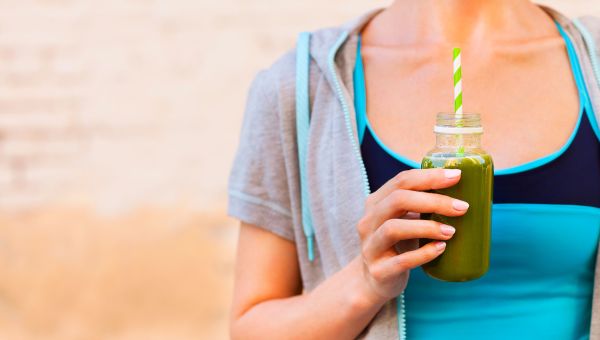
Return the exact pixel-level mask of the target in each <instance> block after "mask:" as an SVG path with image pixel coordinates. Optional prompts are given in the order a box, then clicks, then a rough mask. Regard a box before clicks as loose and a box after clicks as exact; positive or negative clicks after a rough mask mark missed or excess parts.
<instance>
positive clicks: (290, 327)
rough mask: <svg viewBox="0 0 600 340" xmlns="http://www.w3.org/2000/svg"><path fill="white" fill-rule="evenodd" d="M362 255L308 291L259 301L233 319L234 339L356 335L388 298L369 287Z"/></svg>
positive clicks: (341, 337)
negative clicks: (364, 273)
mask: <svg viewBox="0 0 600 340" xmlns="http://www.w3.org/2000/svg"><path fill="white" fill-rule="evenodd" d="M362 266H363V264H362V262H361V258H360V257H357V258H355V259H354V260H353V261H352V262H351V263H350V264H348V265H347V266H346V267H345V268H343V269H342V270H340V271H339V272H338V273H336V274H334V275H332V276H331V277H329V278H328V279H327V280H325V281H324V282H323V283H321V284H320V285H319V286H318V287H316V288H315V289H314V290H312V291H311V292H309V293H306V294H302V295H297V296H293V297H289V298H283V299H273V300H267V301H264V302H261V303H258V304H256V305H254V306H253V307H251V308H250V309H249V310H247V311H246V312H245V313H243V314H242V315H241V316H239V317H238V318H237V319H236V320H234V322H233V324H232V334H231V335H232V338H234V339H295V338H297V339H354V338H356V337H357V336H358V335H359V334H360V333H361V332H362V331H363V330H364V329H365V327H366V326H367V324H368V323H369V322H370V321H371V320H372V319H373V317H374V316H375V314H376V313H377V312H378V311H379V309H380V308H381V307H382V306H383V304H384V303H385V302H386V301H385V299H384V298H382V297H379V296H378V295H376V294H375V293H373V292H372V290H371V289H370V288H369V286H368V283H367V282H366V280H365V279H364V277H363V274H362V273H363V268H362Z"/></svg>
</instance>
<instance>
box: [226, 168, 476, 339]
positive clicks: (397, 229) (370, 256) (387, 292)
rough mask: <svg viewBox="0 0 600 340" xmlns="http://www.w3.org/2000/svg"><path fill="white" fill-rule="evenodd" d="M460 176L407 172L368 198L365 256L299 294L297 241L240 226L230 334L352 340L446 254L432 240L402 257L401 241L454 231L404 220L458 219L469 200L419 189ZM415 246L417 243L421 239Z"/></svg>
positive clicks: (434, 171) (452, 181) (361, 223)
mask: <svg viewBox="0 0 600 340" xmlns="http://www.w3.org/2000/svg"><path fill="white" fill-rule="evenodd" d="M459 178H460V173H457V172H456V170H453V171H447V170H446V171H445V170H442V169H428V170H409V171H404V172H402V173H400V174H399V175H398V176H396V177H394V178H393V179H391V180H390V181H389V182H387V183H386V184H385V185H384V186H382V187H381V188H380V189H379V190H377V191H376V192H375V193H373V194H371V195H370V196H369V198H368V199H367V203H366V207H365V213H364V216H363V218H362V219H361V220H360V221H359V223H358V226H357V227H358V233H359V234H360V238H361V243H362V249H361V250H362V251H361V255H360V256H358V257H357V258H355V259H354V260H353V261H352V262H350V263H349V264H348V265H347V266H346V267H344V268H342V269H341V270H340V271H339V272H337V273H336V274H334V275H332V276H331V277H329V278H327V279H326V280H325V281H323V282H322V283H321V284H320V285H319V286H317V287H316V288H315V289H313V290H312V291H310V292H308V293H306V294H301V293H302V287H301V280H300V271H299V267H298V258H297V253H296V247H295V245H294V243H293V242H290V241H288V240H286V239H283V238H280V237H279V236H276V235H275V234H272V233H270V232H268V231H265V230H263V229H261V228H259V227H257V226H253V225H249V224H244V223H242V227H241V231H240V236H239V244H238V254H237V262H236V278H235V292H234V300H233V310H232V312H233V315H232V322H231V335H232V338H234V339H295V338H298V339H353V338H355V337H356V336H358V335H359V334H360V333H361V332H362V331H363V330H364V329H365V327H366V326H367V324H368V323H369V322H370V321H371V319H373V317H374V316H375V314H376V313H377V312H378V311H379V309H380V308H381V306H382V305H383V304H384V303H385V302H386V301H388V300H389V299H391V298H393V297H395V296H397V295H399V294H400V293H401V292H402V290H404V288H405V284H402V282H404V283H405V282H406V278H407V275H408V271H409V270H410V269H412V268H415V267H417V266H420V265H422V264H423V263H426V262H429V261H431V260H433V259H434V258H436V257H437V256H439V255H440V254H441V253H442V252H443V250H444V247H443V245H444V242H441V244H442V247H436V244H438V242H430V243H428V244H426V245H424V246H422V247H420V248H418V245H417V246H416V247H414V248H415V249H413V250H408V251H405V252H402V253H401V254H398V252H396V250H395V248H394V245H395V244H396V243H398V242H399V241H401V240H413V241H416V239H417V238H430V239H439V240H447V239H449V238H450V237H452V234H453V232H452V231H451V228H450V231H448V230H447V229H448V228H442V227H443V225H441V224H439V223H438V222H434V221H429V220H427V221H425V220H416V219H413V220H410V219H402V218H399V217H403V216H404V217H405V218H406V216H407V213H408V212H435V213H439V214H443V215H447V216H459V215H462V214H464V213H465V212H466V209H467V207H468V205H466V204H465V202H462V201H458V200H454V199H452V198H450V197H447V196H442V195H438V194H433V193H425V192H420V190H429V189H440V188H444V187H449V186H452V185H454V184H456V183H457V182H458V180H459ZM415 243H416V242H415Z"/></svg>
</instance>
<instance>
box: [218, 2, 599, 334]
mask: <svg viewBox="0 0 600 340" xmlns="http://www.w3.org/2000/svg"><path fill="white" fill-rule="evenodd" d="M542 8H543V9H544V10H546V11H547V12H548V13H549V14H550V15H551V16H552V17H553V18H554V19H555V20H556V21H557V22H558V23H559V24H560V25H561V26H562V27H563V28H564V30H565V32H566V33H567V34H568V35H569V37H570V38H571V40H572V42H573V44H574V47H575V50H576V54H577V57H578V60H579V62H580V64H581V68H582V70H583V74H584V77H585V84H586V86H587V90H588V93H589V102H588V103H587V104H588V109H593V112H595V115H596V117H597V120H598V121H600V80H599V79H600V70H599V66H598V65H597V61H596V59H600V50H598V49H597V47H600V19H598V18H593V17H584V18H580V19H579V20H576V21H572V20H570V19H569V18H567V17H565V16H564V15H562V14H560V13H558V12H556V11H554V10H552V9H550V8H548V7H543V6H542ZM378 11H379V10H375V11H372V12H369V13H366V14H364V15H362V16H361V17H359V18H357V19H355V20H353V21H350V22H348V23H346V24H344V25H342V26H339V27H333V28H326V29H322V30H318V31H315V32H313V33H312V38H311V45H310V54H311V57H312V58H311V65H310V70H311V71H310V103H311V122H310V130H309V134H308V143H309V147H308V156H307V157H308V158H307V162H306V167H307V186H308V191H309V194H310V211H311V213H312V220H313V225H314V230H315V237H314V244H315V247H314V251H315V259H314V261H312V262H311V261H309V260H308V254H307V243H306V238H305V236H304V232H303V226H302V213H301V207H300V185H299V180H300V179H299V173H298V156H297V144H296V125H295V122H296V121H295V76H296V69H295V67H296V64H295V61H296V58H295V50H291V51H289V52H288V53H286V54H285V55H284V56H282V57H281V58H280V59H279V60H277V61H276V62H275V63H274V64H273V65H272V66H271V67H269V68H268V69H266V70H262V71H260V72H259V73H258V75H257V76H256V78H255V79H254V81H253V83H252V85H251V88H250V91H249V95H248V101H247V104H246V111H245V113H244V122H243V125H242V131H241V136H240V144H239V147H238V151H237V154H236V157H235V161H234V164H233V167H232V170H231V173H230V178H229V191H228V195H229V196H228V197H229V205H228V214H229V215H230V216H232V217H235V218H237V219H239V220H241V221H244V222H247V223H251V224H255V225H258V226H260V227H262V228H264V229H267V230H269V231H271V232H273V233H275V234H277V235H279V236H281V237H283V238H285V239H288V240H291V241H293V242H295V244H296V249H297V252H298V259H299V263H300V271H301V275H302V283H303V285H304V289H305V290H306V291H310V290H312V289H313V288H315V287H316V286H317V285H318V284H319V283H321V282H322V281H323V280H325V279H326V278H327V277H329V276H331V275H333V274H334V273H336V272H338V271H339V270H340V269H341V268H342V267H344V266H346V265H347V264H348V263H349V262H350V261H351V260H352V259H353V258H355V257H356V256H358V255H359V253H360V241H359V237H358V233H357V231H356V223H357V221H358V220H359V219H360V217H361V216H362V214H363V209H364V201H365V198H366V196H367V195H368V193H369V188H368V182H367V178H366V171H365V168H364V165H363V162H362V158H361V155H360V151H359V144H358V137H357V136H358V135H357V132H356V120H355V112H354V105H353V104H352V103H353V90H352V89H353V83H352V72H353V68H354V64H355V60H356V48H357V39H358V32H360V30H361V29H362V27H363V26H364V25H365V24H366V23H367V22H368V21H369V20H370V19H371V18H372V17H373V16H374V15H375V14H376V13H377V12H378ZM578 27H579V28H580V29H581V28H583V29H584V30H582V31H584V34H582V33H580V30H578V29H577V28H578ZM594 46H595V47H594ZM593 125H594V127H595V128H596V130H597V124H596V122H593ZM598 254H600V252H598ZM599 267H600V261H596V272H595V279H594V282H595V283H594V292H593V301H592V311H591V312H592V313H591V329H590V339H592V340H600V270H599V269H598V268H599ZM400 284H402V285H403V286H404V287H406V284H407V282H403V283H400ZM402 302H403V299H402V296H401V297H399V298H398V299H393V300H390V301H389V302H388V303H387V304H386V305H385V306H384V307H383V308H382V309H381V311H380V312H379V313H378V314H377V315H376V316H375V318H374V319H373V320H372V322H371V323H370V324H369V325H368V327H367V328H366V329H365V331H364V332H363V333H362V334H361V338H364V339H402V338H404V337H405V334H404V333H405V331H406V332H407V333H408V334H409V335H410V330H406V329H405V322H404V314H405V313H410V310H405V308H404V305H403V303H402Z"/></svg>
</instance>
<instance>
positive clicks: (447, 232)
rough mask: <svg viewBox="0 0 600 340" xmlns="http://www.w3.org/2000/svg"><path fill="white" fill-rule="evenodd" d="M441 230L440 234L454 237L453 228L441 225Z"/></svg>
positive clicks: (454, 230)
mask: <svg viewBox="0 0 600 340" xmlns="http://www.w3.org/2000/svg"><path fill="white" fill-rule="evenodd" d="M441 229H442V234H444V235H448V236H449V235H454V232H456V229H454V227H451V226H449V225H445V224H442V227H441Z"/></svg>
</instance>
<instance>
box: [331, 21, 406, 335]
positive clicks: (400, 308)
mask: <svg viewBox="0 0 600 340" xmlns="http://www.w3.org/2000/svg"><path fill="white" fill-rule="evenodd" d="M347 38H348V32H344V33H342V35H340V37H339V38H338V40H337V41H336V42H335V44H334V45H333V47H332V48H331V50H329V58H328V66H329V72H331V74H332V76H333V84H334V89H335V93H336V95H337V97H338V100H339V101H340V104H341V105H342V111H343V112H344V121H345V123H346V124H345V125H346V132H347V133H348V136H349V137H350V141H351V143H352V150H353V151H354V156H355V157H356V158H357V159H358V162H359V164H360V173H361V176H362V180H363V185H364V187H363V188H364V194H365V197H366V196H368V195H369V194H370V193H371V188H370V185H369V179H368V177H367V169H366V168H365V163H364V162H363V159H362V157H361V154H360V149H359V148H358V144H357V142H356V139H355V138H354V135H353V134H352V124H351V122H350V110H349V109H348V103H347V101H346V98H345V97H344V93H343V92H342V86H341V85H340V80H339V78H338V74H337V72H336V70H335V55H336V54H337V51H338V49H339V48H340V46H341V45H342V44H343V43H344V41H346V39H347ZM396 305H397V314H398V335H399V337H400V340H404V339H406V310H405V305H404V292H402V294H400V296H399V297H397V298H396Z"/></svg>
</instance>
